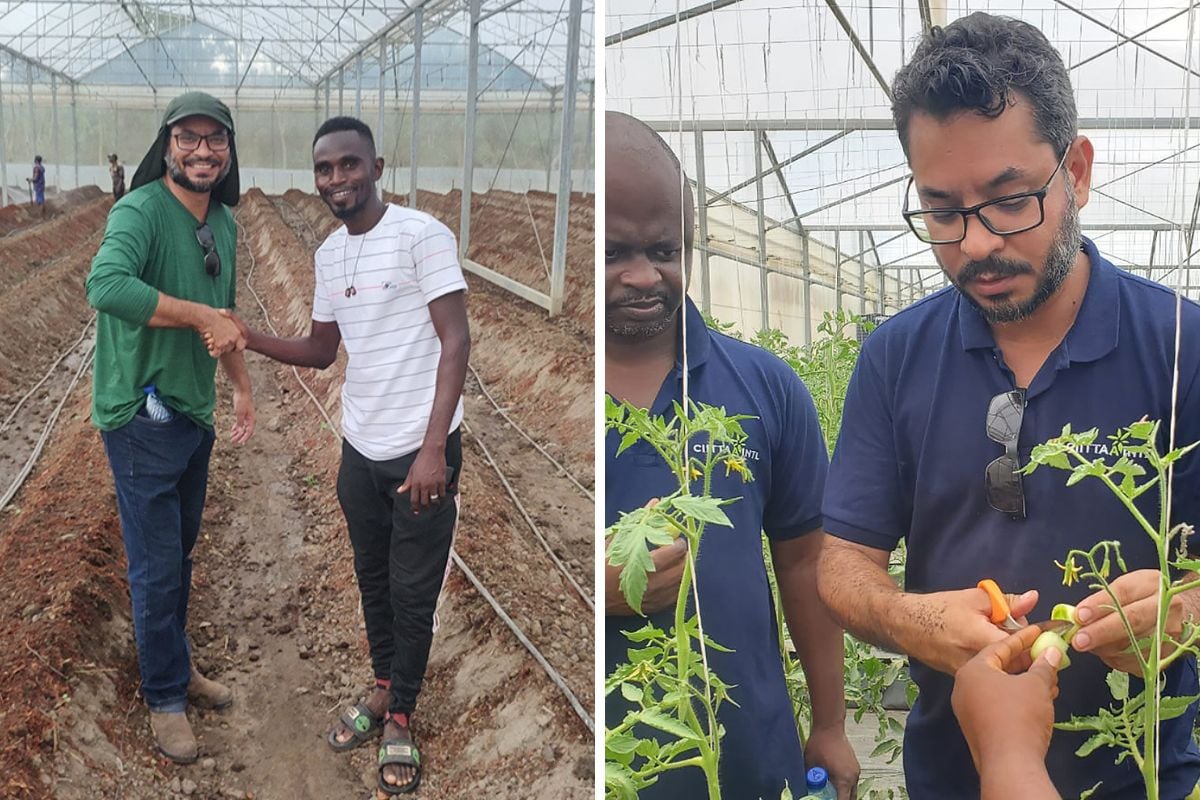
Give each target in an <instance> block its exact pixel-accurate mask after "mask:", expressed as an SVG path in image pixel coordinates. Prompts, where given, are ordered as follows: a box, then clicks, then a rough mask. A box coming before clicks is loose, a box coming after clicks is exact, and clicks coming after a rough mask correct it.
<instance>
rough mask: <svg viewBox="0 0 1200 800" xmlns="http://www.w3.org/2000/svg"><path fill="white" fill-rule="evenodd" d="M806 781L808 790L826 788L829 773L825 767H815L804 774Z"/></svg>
mask: <svg viewBox="0 0 1200 800" xmlns="http://www.w3.org/2000/svg"><path fill="white" fill-rule="evenodd" d="M804 782H805V783H807V784H808V790H809V791H810V792H811V791H815V790H817V789H823V788H825V784H826V783H828V782H829V773H827V772H826V771H825V770H824V768H823V767H813V768H812V769H810V770H809V771H808V772H807V773H806V774H805V776H804Z"/></svg>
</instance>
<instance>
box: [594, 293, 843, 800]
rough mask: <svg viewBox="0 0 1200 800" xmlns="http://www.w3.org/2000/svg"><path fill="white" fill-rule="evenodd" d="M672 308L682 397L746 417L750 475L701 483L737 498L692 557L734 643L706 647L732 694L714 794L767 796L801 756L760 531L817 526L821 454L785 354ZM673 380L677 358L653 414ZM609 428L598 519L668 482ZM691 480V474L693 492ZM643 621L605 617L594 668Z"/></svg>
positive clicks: (648, 792)
mask: <svg viewBox="0 0 1200 800" xmlns="http://www.w3.org/2000/svg"><path fill="white" fill-rule="evenodd" d="M683 316H684V320H685V323H684V324H686V325H687V345H688V372H689V380H688V394H689V396H690V397H691V398H692V399H693V400H694V401H696V402H701V403H707V404H709V405H716V406H723V407H724V408H725V410H726V411H727V412H728V413H729V414H750V415H753V416H754V417H755V419H748V420H744V421H743V422H742V427H743V429H744V430H745V432H746V434H747V437H748V438H747V440H746V443H745V453H744V455H745V457H746V458H745V460H746V464H747V466H748V467H749V468H750V471H751V472H752V473H753V475H754V480H753V481H751V482H749V483H743V482H742V480H741V479H740V478H739V477H738V476H737V475H736V474H734V475H731V476H726V475H725V470H723V469H717V470H715V471H714V475H713V484H712V494H713V495H714V496H718V497H728V498H735V497H736V498H741V499H740V500H737V501H736V502H734V503H731V504H730V505H727V506H725V507H724V510H725V512H726V514H728V516H729V518H730V520H731V521H732V522H733V527H732V528H728V527H722V526H709V527H708V528H706V529H705V533H704V538H703V539H702V540H701V543H700V549H699V553H698V555H697V558H696V572H697V580H698V584H697V586H698V590H699V594H700V612H701V615H702V617H703V620H704V630H705V633H706V634H707V635H708V636H710V637H711V638H712V639H713V641H715V642H716V643H717V644H720V645H723V646H725V647H728V648H732V649H733V651H734V652H732V653H720V652H716V651H714V650H711V649H710V650H709V651H708V658H709V665H710V667H711V668H712V670H713V671H714V672H715V673H716V674H717V675H718V676H719V677H720V678H721V680H723V681H724V682H725V683H727V684H731V685H733V688H732V689H731V690H730V696H731V697H732V698H733V700H734V702H736V703H737V704H738V706H737V707H735V706H733V705H732V704H730V703H725V704H723V705H722V707H721V711H720V714H719V716H720V720H721V724H722V725H724V726H725V736H724V738H723V739H722V740H721V765H720V777H721V786H722V796H723V797H724V798H725V799H726V800H741V799H742V798H745V799H746V800H757V798H759V797H767V798H778V797H779V794H780V792H781V791H782V790H783V786H784V781H785V780H786V781H787V782H788V783H789V784H790V785H791V787H792V790H793V791H795V790H796V788H797V787H800V788H801V789H803V787H804V756H803V753H802V752H801V748H800V739H799V734H798V733H797V731H796V722H795V718H794V717H793V716H792V705H791V701H790V700H789V698H788V693H787V687H786V684H785V682H784V676H783V665H782V663H781V660H780V656H779V636H778V632H777V629H776V626H775V612H774V606H773V604H772V601H771V591H770V586H769V584H768V583H767V570H766V566H765V565H764V563H763V555H762V535H761V534H762V532H764V531H765V532H766V534H767V536H768V537H770V538H771V539H774V540H784V539H791V538H795V537H797V536H801V535H803V534H806V533H809V532H811V531H813V530H815V529H817V528H819V527H820V526H821V496H822V492H823V490H824V486H825V472H826V470H827V469H828V456H827V454H826V450H825V441H824V438H823V437H822V434H821V429H820V426H819V425H818V423H817V413H816V409H815V407H814V406H813V402H812V397H811V396H810V395H809V393H808V390H807V389H806V388H805V387H804V384H803V383H802V382H801V381H800V378H799V377H797V375H796V373H795V372H793V371H792V370H791V368H789V367H788V366H787V364H785V363H784V362H783V361H781V360H780V359H778V358H776V357H775V356H774V355H772V354H770V353H768V352H767V351H766V350H763V349H761V348H759V347H755V346H754V345H750V344H746V343H745V342H740V341H737V340H736V339H732V338H730V337H728V336H725V335H723V334H720V333H717V332H715V331H713V330H710V329H709V328H708V327H707V326H705V324H704V321H703V319H702V318H701V316H700V313H699V311H698V310H697V309H696V307H695V305H693V304H692V302H691V301H690V300H688V301H687V306H686V313H685V314H684V315H683ZM682 382H683V368H682V365H681V363H680V362H679V361H677V362H676V365H675V368H674V370H672V372H671V374H669V375H668V376H667V378H666V380H665V381H664V382H663V385H662V388H661V389H660V390H659V392H658V396H657V398H656V399H655V400H654V405H653V406H652V407H651V413H652V414H653V415H654V416H668V415H670V414H671V413H672V406H671V403H672V401H676V402H677V401H680V400H681V398H682V388H683V387H682ZM620 439H621V437H620V436H619V435H617V434H616V433H615V432H609V434H608V436H607V437H606V438H605V466H606V469H605V491H604V501H605V520H606V522H605V525H611V524H613V523H614V522H615V521H616V520H617V518H618V517H619V516H620V514H621V512H623V511H630V510H632V509H635V508H638V507H640V506H642V505H645V504H646V502H647V501H649V500H650V499H652V498H655V497H664V496H666V495H668V494H670V493H671V492H673V491H675V490H677V489H678V488H679V484H678V482H677V481H676V480H675V478H674V477H673V476H672V474H671V473H670V472H669V471H668V469H667V466H666V464H665V463H664V462H663V460H662V459H661V458H660V457H659V456H658V454H657V453H655V451H654V449H653V448H652V447H651V446H650V445H649V444H648V443H646V442H644V441H639V442H637V443H636V444H634V445H633V446H632V447H630V448H629V449H628V450H626V451H625V452H623V453H622V454H621V455H620V456H617V455H616V452H617V446H618V445H619V444H620ZM693 447H703V445H702V444H694V445H693ZM698 455H699V454H698ZM700 490H701V489H700V487H699V485H697V487H696V488H695V491H697V492H699V491H700ZM673 614H674V610H673V609H668V610H666V611H663V612H660V613H659V614H655V615H653V616H652V617H651V619H652V621H653V622H654V623H655V624H656V625H658V626H659V627H660V628H662V629H663V630H669V629H670V628H671V627H672V624H673ZM645 623H646V620H645V619H643V618H642V617H617V616H609V617H606V618H605V650H604V653H605V674H611V673H612V671H613V670H614V669H615V668H616V666H617V664H619V663H621V662H623V661H625V655H626V651H627V650H628V649H629V647H630V644H631V643H630V642H629V640H628V639H626V638H625V637H624V636H623V635H622V633H621V632H622V631H633V630H637V629H638V628H640V627H642V626H643V625H645ZM629 709H630V706H629V705H628V704H627V703H626V702H625V700H624V699H623V698H622V697H621V693H620V692H613V693H612V694H611V695H609V697H608V698H607V701H606V706H605V713H606V720H607V724H608V725H609V726H614V725H616V724H618V723H619V722H620V721H621V720H622V719H623V718H624V716H625V713H626V712H627V711H628V710H629ZM640 733H641V734H642V735H647V734H651V733H653V731H648V730H642V731H640ZM707 794H708V793H707V791H706V789H705V784H704V779H703V773H702V772H701V771H700V770H699V769H698V768H687V769H678V770H672V771H669V772H666V773H664V774H663V775H662V776H661V777H660V778H659V780H658V782H657V783H656V784H655V785H653V786H651V787H650V788H648V789H645V790H643V791H642V792H640V793H639V797H641V798H642V800H662V799H663V798H672V799H675V798H678V800H692V798H697V797H706V796H707Z"/></svg>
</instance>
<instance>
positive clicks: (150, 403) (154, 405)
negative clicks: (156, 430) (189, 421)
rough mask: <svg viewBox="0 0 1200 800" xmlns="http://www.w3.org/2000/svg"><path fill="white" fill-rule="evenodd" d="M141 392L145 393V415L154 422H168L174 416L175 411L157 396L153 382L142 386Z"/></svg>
mask: <svg viewBox="0 0 1200 800" xmlns="http://www.w3.org/2000/svg"><path fill="white" fill-rule="evenodd" d="M142 392H143V393H144V394H145V395H146V416H148V417H149V418H150V419H152V420H154V421H155V422H170V421H171V420H172V419H174V418H175V412H173V411H172V410H171V409H170V408H168V407H167V405H166V404H165V403H163V401H162V399H161V398H159V396H158V391H157V387H155V385H154V384H153V383H152V384H150V385H149V386H146V387H144V388H143V389H142Z"/></svg>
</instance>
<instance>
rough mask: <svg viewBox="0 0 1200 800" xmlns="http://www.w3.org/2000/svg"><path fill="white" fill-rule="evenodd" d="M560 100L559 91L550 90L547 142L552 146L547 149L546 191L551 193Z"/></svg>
mask: <svg viewBox="0 0 1200 800" xmlns="http://www.w3.org/2000/svg"><path fill="white" fill-rule="evenodd" d="M557 99H558V89H551V90H550V132H549V134H547V136H546V141H547V142H550V143H551V144H550V145H549V146H548V147H547V148H546V191H547V192H549V191H550V173H551V172H553V171H554V145H553V142H554V120H555V116H554V101H555V100H557Z"/></svg>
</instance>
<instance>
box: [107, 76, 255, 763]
mask: <svg viewBox="0 0 1200 800" xmlns="http://www.w3.org/2000/svg"><path fill="white" fill-rule="evenodd" d="M233 136H234V133H233V120H232V118H231V116H230V114H229V109H228V108H227V107H226V106H225V104H224V103H221V102H220V101H219V100H217V99H216V98H213V97H210V96H209V95H207V94H204V93H202V92H189V93H187V94H184V95H181V96H180V97H177V98H176V99H175V100H173V101H171V104H170V105H169V106H167V112H166V115H165V116H164V117H163V124H162V127H161V128H160V129H159V131H158V136H157V138H156V139H155V142H154V145H153V146H152V147H151V148H150V151H149V152H148V153H147V154H146V157H145V158H144V159H143V160H142V163H141V165H140V166H139V167H138V170H137V173H136V174H135V175H134V176H133V181H132V183H131V191H130V192H129V194H127V195H126V196H125V197H123V198H122V199H121V200H120V201H119V202H118V203H117V204H116V205H115V206H113V209H112V212H111V213H110V214H109V217H108V225H107V227H106V229H105V231H104V240H103V241H102V242H101V244H100V250H99V252H98V253H96V257H95V259H93V261H92V270H91V273H90V274H89V275H88V278H87V295H88V302H89V303H91V305H92V306H93V307H94V308H95V309H96V311H97V312H99V313H98V317H97V321H96V362H95V368H94V378H93V391H92V422H93V423H94V424H95V425H96V427H98V428H99V429H100V435H101V437H102V438H103V440H104V448H105V451H106V452H107V454H108V460H109V464H110V466H111V467H112V471H113V481H114V483H115V486H116V492H117V507H118V510H119V512H120V516H121V532H122V536H123V538H124V540H125V555H126V560H127V561H128V574H129V594H130V598H131V600H132V605H133V625H134V633H135V636H136V639H137V649H138V666H139V669H140V671H141V677H142V695H143V696H144V697H145V699H146V704H147V706H149V709H150V725H151V727H152V729H153V731H154V737H155V741H156V742H157V744H158V748H159V750H161V751H162V753H163V754H164V755H166V756H167V757H168V758H170V759H172V760H173V761H176V762H179V763H190V762H192V761H195V759H196V756H197V754H198V747H197V744H196V737H195V736H194V734H193V733H192V729H191V726H190V725H189V723H188V719H187V715H186V710H187V704H188V701H189V700H190V701H192V702H193V703H198V704H203V705H206V706H211V707H216V708H221V707H225V706H227V705H229V704H230V703H231V702H233V694H232V693H231V692H230V691H229V690H228V689H227V688H225V687H224V686H221V685H220V684H218V683H216V682H215V681H210V680H208V679H207V678H204V677H203V676H201V675H200V674H199V673H198V672H197V671H196V670H195V668H194V667H192V664H191V652H190V649H189V646H188V641H187V635H186V632H185V628H186V624H187V605H188V590H189V588H190V585H191V575H192V548H193V547H194V546H195V544H196V539H197V537H198V535H199V532H200V517H201V513H202V512H203V510H204V496H205V491H206V489H207V485H208V461H209V456H210V454H211V452H212V446H213V439H214V433H213V407H214V406H215V405H216V386H215V383H214V378H215V374H216V365H217V361H218V360H220V362H221V366H222V367H223V368H224V370H225V373H226V375H228V377H229V380H230V382H231V383H232V384H233V387H234V389H233V404H234V412H235V416H236V423H235V425H234V428H233V435H232V439H233V441H234V442H236V443H238V444H241V443H242V442H245V441H246V440H247V439H249V438H250V436H251V434H252V433H253V432H254V404H253V400H252V399H251V395H250V377H249V375H248V373H247V372H246V365H245V362H244V361H243V359H242V353H241V351H242V349H244V348H245V345H246V343H245V340H244V338H243V337H242V336H241V334H240V332H239V330H238V328H237V326H236V325H235V324H234V323H233V322H231V321H230V320H229V319H228V318H227V317H224V316H222V315H221V314H220V313H218V309H232V308H233V307H234V290H235V286H236V281H235V269H234V266H235V265H234V258H235V245H236V239H237V231H236V229H235V227H234V222H233V215H232V214H231V213H230V211H229V208H227V206H233V205H236V204H237V201H238V172H237V150H236V148H235V146H234V141H233ZM205 341H209V342H211V344H210V345H208V346H206V345H205Z"/></svg>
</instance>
